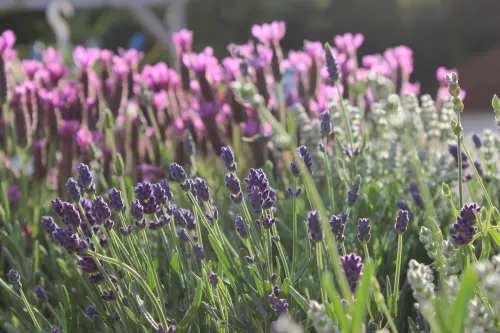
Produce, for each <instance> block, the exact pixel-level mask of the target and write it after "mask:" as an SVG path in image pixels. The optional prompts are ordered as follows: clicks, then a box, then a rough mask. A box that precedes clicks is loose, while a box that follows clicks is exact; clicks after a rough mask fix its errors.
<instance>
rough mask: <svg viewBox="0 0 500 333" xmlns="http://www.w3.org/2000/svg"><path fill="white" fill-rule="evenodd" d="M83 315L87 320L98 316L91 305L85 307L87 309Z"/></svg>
mask: <svg viewBox="0 0 500 333" xmlns="http://www.w3.org/2000/svg"><path fill="white" fill-rule="evenodd" d="M85 315H87V317H88V318H89V319H92V318H94V317H97V316H99V313H98V312H97V309H96V307H95V306H93V305H89V306H87V308H86V309H85Z"/></svg>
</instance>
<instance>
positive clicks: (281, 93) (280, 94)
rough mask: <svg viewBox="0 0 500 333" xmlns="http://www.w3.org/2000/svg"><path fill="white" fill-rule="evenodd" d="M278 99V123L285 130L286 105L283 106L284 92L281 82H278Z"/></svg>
mask: <svg viewBox="0 0 500 333" xmlns="http://www.w3.org/2000/svg"><path fill="white" fill-rule="evenodd" d="M278 101H279V104H280V123H281V126H283V128H284V129H285V130H286V106H285V94H284V91H283V82H280V83H278Z"/></svg>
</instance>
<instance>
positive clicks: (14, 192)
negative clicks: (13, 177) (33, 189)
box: [5, 184, 21, 205]
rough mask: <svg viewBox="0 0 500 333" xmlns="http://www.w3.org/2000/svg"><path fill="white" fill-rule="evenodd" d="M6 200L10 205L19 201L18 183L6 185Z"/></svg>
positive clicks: (19, 190)
mask: <svg viewBox="0 0 500 333" xmlns="http://www.w3.org/2000/svg"><path fill="white" fill-rule="evenodd" d="M5 192H6V193H7V200H8V201H9V203H10V204H11V205H13V204H16V203H18V202H19V201H21V187H20V186H19V185H18V184H15V185H11V186H9V187H7V190H6V191H5Z"/></svg>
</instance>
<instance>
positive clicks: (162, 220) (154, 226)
mask: <svg viewBox="0 0 500 333" xmlns="http://www.w3.org/2000/svg"><path fill="white" fill-rule="evenodd" d="M169 223H170V216H169V215H162V216H160V217H159V218H158V221H157V222H154V221H150V222H149V225H148V228H149V230H158V229H161V228H163V227H164V226H166V225H167V224H169Z"/></svg>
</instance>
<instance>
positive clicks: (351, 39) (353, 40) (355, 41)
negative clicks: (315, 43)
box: [334, 32, 365, 56]
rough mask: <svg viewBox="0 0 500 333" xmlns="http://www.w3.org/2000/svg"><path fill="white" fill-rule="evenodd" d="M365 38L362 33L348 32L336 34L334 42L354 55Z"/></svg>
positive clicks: (345, 51) (344, 50)
mask: <svg viewBox="0 0 500 333" xmlns="http://www.w3.org/2000/svg"><path fill="white" fill-rule="evenodd" d="M364 39H365V37H364V36H363V35H362V34H360V33H357V34H355V35H353V34H352V33H350V32H347V33H345V34H344V35H336V36H335V38H334V42H335V45H336V46H337V48H338V49H339V50H341V51H342V52H344V53H347V54H348V55H350V56H354V55H355V54H356V52H357V50H358V48H359V47H360V46H361V44H363V41H364Z"/></svg>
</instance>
